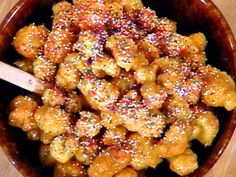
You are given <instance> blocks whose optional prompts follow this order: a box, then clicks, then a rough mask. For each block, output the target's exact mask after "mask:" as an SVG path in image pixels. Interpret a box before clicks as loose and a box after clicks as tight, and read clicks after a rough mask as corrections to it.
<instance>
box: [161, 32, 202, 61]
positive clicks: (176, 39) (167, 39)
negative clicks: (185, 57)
mask: <svg viewBox="0 0 236 177" xmlns="http://www.w3.org/2000/svg"><path fill="white" fill-rule="evenodd" d="M160 49H161V50H162V52H163V53H164V54H165V55H167V56H170V57H178V56H180V54H181V53H182V52H187V53H191V54H195V53H199V48H198V47H197V46H196V44H195V43H194V42H193V41H192V40H191V38H189V37H187V36H183V35H180V34H178V33H170V34H169V35H166V36H164V37H163V38H162V39H161V43H160Z"/></svg>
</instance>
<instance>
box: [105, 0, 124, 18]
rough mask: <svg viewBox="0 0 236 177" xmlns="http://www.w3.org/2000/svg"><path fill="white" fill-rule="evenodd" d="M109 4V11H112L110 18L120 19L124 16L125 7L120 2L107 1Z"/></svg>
mask: <svg viewBox="0 0 236 177" xmlns="http://www.w3.org/2000/svg"><path fill="white" fill-rule="evenodd" d="M105 1H107V3H109V6H108V7H109V9H110V16H111V17H113V18H115V19H119V18H120V17H122V15H123V6H122V4H120V3H119V2H116V1H112V0H111V1H110V0H105Z"/></svg>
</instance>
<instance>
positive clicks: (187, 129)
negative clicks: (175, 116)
mask: <svg viewBox="0 0 236 177" xmlns="http://www.w3.org/2000/svg"><path fill="white" fill-rule="evenodd" d="M192 129H193V126H191V124H190V123H188V122H187V121H180V120H177V121H176V122H174V123H173V124H172V125H171V126H170V128H169V130H168V131H167V132H166V133H165V137H164V138H163V139H162V140H161V141H160V142H159V143H158V144H157V146H156V147H155V152H156V153H157V154H159V155H160V157H162V158H168V157H172V156H175V155H179V154H181V153H183V152H184V151H185V149H186V148H187V147H188V146H189V144H188V141H189V138H190V136H191V135H192Z"/></svg>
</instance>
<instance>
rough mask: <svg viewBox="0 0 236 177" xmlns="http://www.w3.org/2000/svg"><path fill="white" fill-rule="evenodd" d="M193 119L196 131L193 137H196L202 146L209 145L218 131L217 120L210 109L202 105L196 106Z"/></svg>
mask: <svg viewBox="0 0 236 177" xmlns="http://www.w3.org/2000/svg"><path fill="white" fill-rule="evenodd" d="M196 109H197V110H196V111H195V114H194V115H195V116H196V119H194V123H195V127H194V129H196V130H195V131H196V133H195V135H194V137H192V138H194V139H197V140H198V141H199V142H200V143H201V144H203V145H204V146H210V145H211V144H212V142H213V140H214V138H215V137H216V135H217V133H218V131H219V120H218V119H217V117H216V116H215V115H214V113H213V112H212V111H211V110H207V109H206V108H204V107H200V108H198V107H197V108H196Z"/></svg>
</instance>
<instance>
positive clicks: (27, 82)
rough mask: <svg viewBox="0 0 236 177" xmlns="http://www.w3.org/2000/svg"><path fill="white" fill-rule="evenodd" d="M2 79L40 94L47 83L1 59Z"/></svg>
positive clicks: (0, 75)
mask: <svg viewBox="0 0 236 177" xmlns="http://www.w3.org/2000/svg"><path fill="white" fill-rule="evenodd" d="M0 79H2V80H5V81H7V82H10V83H12V84H14V85H16V86H19V87H21V88H24V89H26V90H28V91H30V92H33V93H37V94H40V95H41V94H42V92H43V91H44V89H45V85H44V83H43V82H42V81H41V80H40V79H38V78H36V77H34V76H33V75H31V74H29V73H27V72H25V71H22V70H20V69H18V68H15V67H13V66H11V65H8V64H6V63H4V62H1V61H0Z"/></svg>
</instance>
